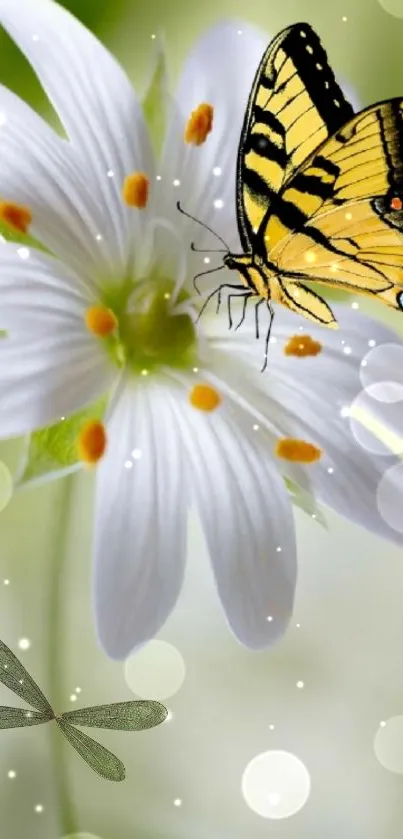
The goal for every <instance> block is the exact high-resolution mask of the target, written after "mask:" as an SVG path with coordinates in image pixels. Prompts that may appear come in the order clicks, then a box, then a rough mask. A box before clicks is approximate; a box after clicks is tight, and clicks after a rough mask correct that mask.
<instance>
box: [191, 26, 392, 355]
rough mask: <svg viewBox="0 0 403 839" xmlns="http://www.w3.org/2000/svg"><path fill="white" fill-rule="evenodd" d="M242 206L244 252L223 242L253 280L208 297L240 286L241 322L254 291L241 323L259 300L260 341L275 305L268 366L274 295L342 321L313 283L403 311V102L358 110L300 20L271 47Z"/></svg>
mask: <svg viewBox="0 0 403 839" xmlns="http://www.w3.org/2000/svg"><path fill="white" fill-rule="evenodd" d="M236 210H237V221H238V229H239V235H240V240H241V245H242V248H243V253H241V254H233V253H230V252H229V250H228V248H227V246H226V243H225V242H224V240H223V239H221V237H218V238H219V239H220V241H221V242H222V243H223V244H224V245H225V247H226V248H227V253H226V255H225V256H224V259H223V266H221V267H227V268H229V269H231V270H234V271H237V272H238V274H239V278H240V280H241V283H242V285H241V286H240V285H239V283H238V284H237V285H232V284H229V283H225V284H222V285H221V286H219V287H218V288H217V289H215V290H214V291H213V292H212V294H210V295H209V297H208V298H207V300H206V304H207V303H208V301H209V300H210V299H211V297H212V296H214V295H215V294H218V302H219V303H220V302H221V293H222V290H223V289H224V288H226V289H228V291H229V292H231V293H229V298H228V304H229V307H228V308H229V315H230V326H231V325H232V321H231V314H230V298H232V297H235V296H240V297H242V298H243V313H242V319H241V321H240V323H239V324H238V326H240V325H241V323H242V322H243V319H244V317H245V312H246V306H247V303H248V300H250V299H251V298H255V299H257V303H256V306H257V308H256V334H257V337H258V334H259V331H258V308H259V307H260V305H261V304H262V303H264V302H265V303H266V305H267V309H268V311H269V317H270V321H269V329H268V332H267V336H266V348H265V364H264V367H263V369H264V368H265V367H266V365H267V352H268V345H269V340H270V331H271V326H272V323H273V318H274V309H273V306H272V303H281V304H282V305H284V306H286V307H287V308H288V309H291V310H292V311H293V312H296V313H298V314H301V315H303V316H304V317H306V318H308V319H310V320H311V321H314V322H315V323H318V324H322V325H323V326H326V327H330V328H337V320H336V318H335V316H334V314H333V312H332V310H331V308H330V306H329V305H328V304H327V303H326V301H325V300H324V299H323V298H322V297H321V296H319V294H317V293H316V291H315V290H314V289H313V288H312V284H313V283H319V284H322V285H324V286H329V287H336V288H339V289H343V290H344V291H349V292H352V293H354V294H366V295H370V296H371V297H373V298H374V299H378V300H380V301H382V302H383V303H385V304H386V305H388V306H391V307H392V308H395V309H398V310H403V236H402V231H403V99H391V100H389V101H385V102H380V103H378V104H376V105H371V106H370V107H369V108H366V109H365V110H363V111H361V112H360V113H358V114H355V113H354V110H353V107H352V105H351V104H350V103H349V102H348V101H347V99H346V98H345V96H344V94H343V92H342V90H341V88H340V87H339V85H338V84H337V82H336V79H335V77H334V74H333V72H332V70H331V68H330V66H329V63H328V60H327V56H326V53H325V51H324V49H323V47H322V45H321V42H320V40H319V38H318V36H317V34H316V33H315V32H314V30H313V29H312V27H311V26H309V24H307V23H298V24H295V25H292V26H289V27H288V28H287V29H285V30H284V31H282V32H281V33H280V34H279V35H277V37H276V38H274V40H273V41H272V42H271V43H270V45H269V47H268V48H267V50H266V52H265V54H264V55H263V58H262V60H261V63H260V66H259V68H258V71H257V73H256V77H255V80H254V83H253V86H252V90H251V93H250V96H249V102H248V106H247V110H246V115H245V119H244V124H243V128H242V133H241V138H240V143H239V150H238V162H237V176H236ZM204 226H205V227H207V225H204ZM208 229H209V230H210V232H214V231H212V230H211V228H208ZM214 235H217V234H214ZM192 249H193V250H196V248H195V247H194V245H192ZM216 270H217V269H216ZM218 270H220V269H218ZM204 273H207V272H204ZM209 273H210V272H209ZM198 276H201V274H199V275H196V278H197V277H198ZM196 278H195V279H196ZM203 309H204V307H203Z"/></svg>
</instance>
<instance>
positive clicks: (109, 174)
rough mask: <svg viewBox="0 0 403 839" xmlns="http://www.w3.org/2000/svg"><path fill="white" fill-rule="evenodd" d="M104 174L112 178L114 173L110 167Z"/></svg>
mask: <svg viewBox="0 0 403 839" xmlns="http://www.w3.org/2000/svg"><path fill="white" fill-rule="evenodd" d="M106 174H107V176H108V178H113V177H114V176H115V173H114V172H113V170H112V169H108V171H107V173H106Z"/></svg>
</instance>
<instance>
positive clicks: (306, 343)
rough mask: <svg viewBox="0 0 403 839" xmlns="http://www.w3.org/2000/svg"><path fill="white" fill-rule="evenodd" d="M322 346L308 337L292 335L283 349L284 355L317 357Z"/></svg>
mask: <svg viewBox="0 0 403 839" xmlns="http://www.w3.org/2000/svg"><path fill="white" fill-rule="evenodd" d="M321 351H322V344H321V343H320V342H319V341H314V340H313V338H311V336H310V335H293V336H292V338H290V339H289V341H287V343H286V345H285V347H284V353H285V355H296V356H298V358H303V357H304V356H308V355H319V353H320V352H321Z"/></svg>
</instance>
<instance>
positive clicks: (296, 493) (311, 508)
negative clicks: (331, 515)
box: [284, 478, 327, 529]
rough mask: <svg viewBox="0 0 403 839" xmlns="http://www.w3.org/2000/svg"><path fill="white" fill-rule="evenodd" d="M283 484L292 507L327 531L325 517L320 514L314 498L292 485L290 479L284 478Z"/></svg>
mask: <svg viewBox="0 0 403 839" xmlns="http://www.w3.org/2000/svg"><path fill="white" fill-rule="evenodd" d="M284 483H285V485H286V487H287V489H288V492H289V493H290V495H291V501H292V503H293V504H294V506H295V507H299V509H300V510H303V512H304V513H306V514H307V515H308V516H310V517H311V518H314V519H315V521H317V522H318V524H321V525H322V527H324V528H325V529H327V522H326V519H325V516H324V514H323V513H322V510H321V509H320V508H319V507H318V505H317V503H316V498H315V496H314V495H313V494H312V493H310V492H308V491H307V490H305V489H302V488H301V487H299V486H298V485H297V484H295V483H294V481H291V479H290V478H284Z"/></svg>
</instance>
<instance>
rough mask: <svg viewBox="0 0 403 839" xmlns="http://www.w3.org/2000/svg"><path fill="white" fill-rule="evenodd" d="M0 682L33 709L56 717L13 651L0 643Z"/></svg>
mask: <svg viewBox="0 0 403 839" xmlns="http://www.w3.org/2000/svg"><path fill="white" fill-rule="evenodd" d="M0 682H2V683H3V685H5V686H6V687H8V688H9V689H10V690H12V691H13V692H14V693H16V694H17V696H20V697H21V699H23V700H24V702H28V704H29V705H32V707H33V708H36V709H37V710H38V711H42V712H44V713H46V714H50V717H49V719H52V717H53V716H54V714H53V711H52V708H51V706H50V705H49V702H48V700H47V699H46V697H45V696H44V695H43V693H42V691H41V690H40V688H38V685H37V684H36V682H34V680H33V678H32V677H31V676H30V675H29V673H28V671H27V670H26V669H25V667H23V665H22V664H21V662H20V661H18V658H16V656H15V655H14V653H12V652H11V650H10V649H9V648H8V647H7V646H6V645H5V644H4V643H3V641H0Z"/></svg>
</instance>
